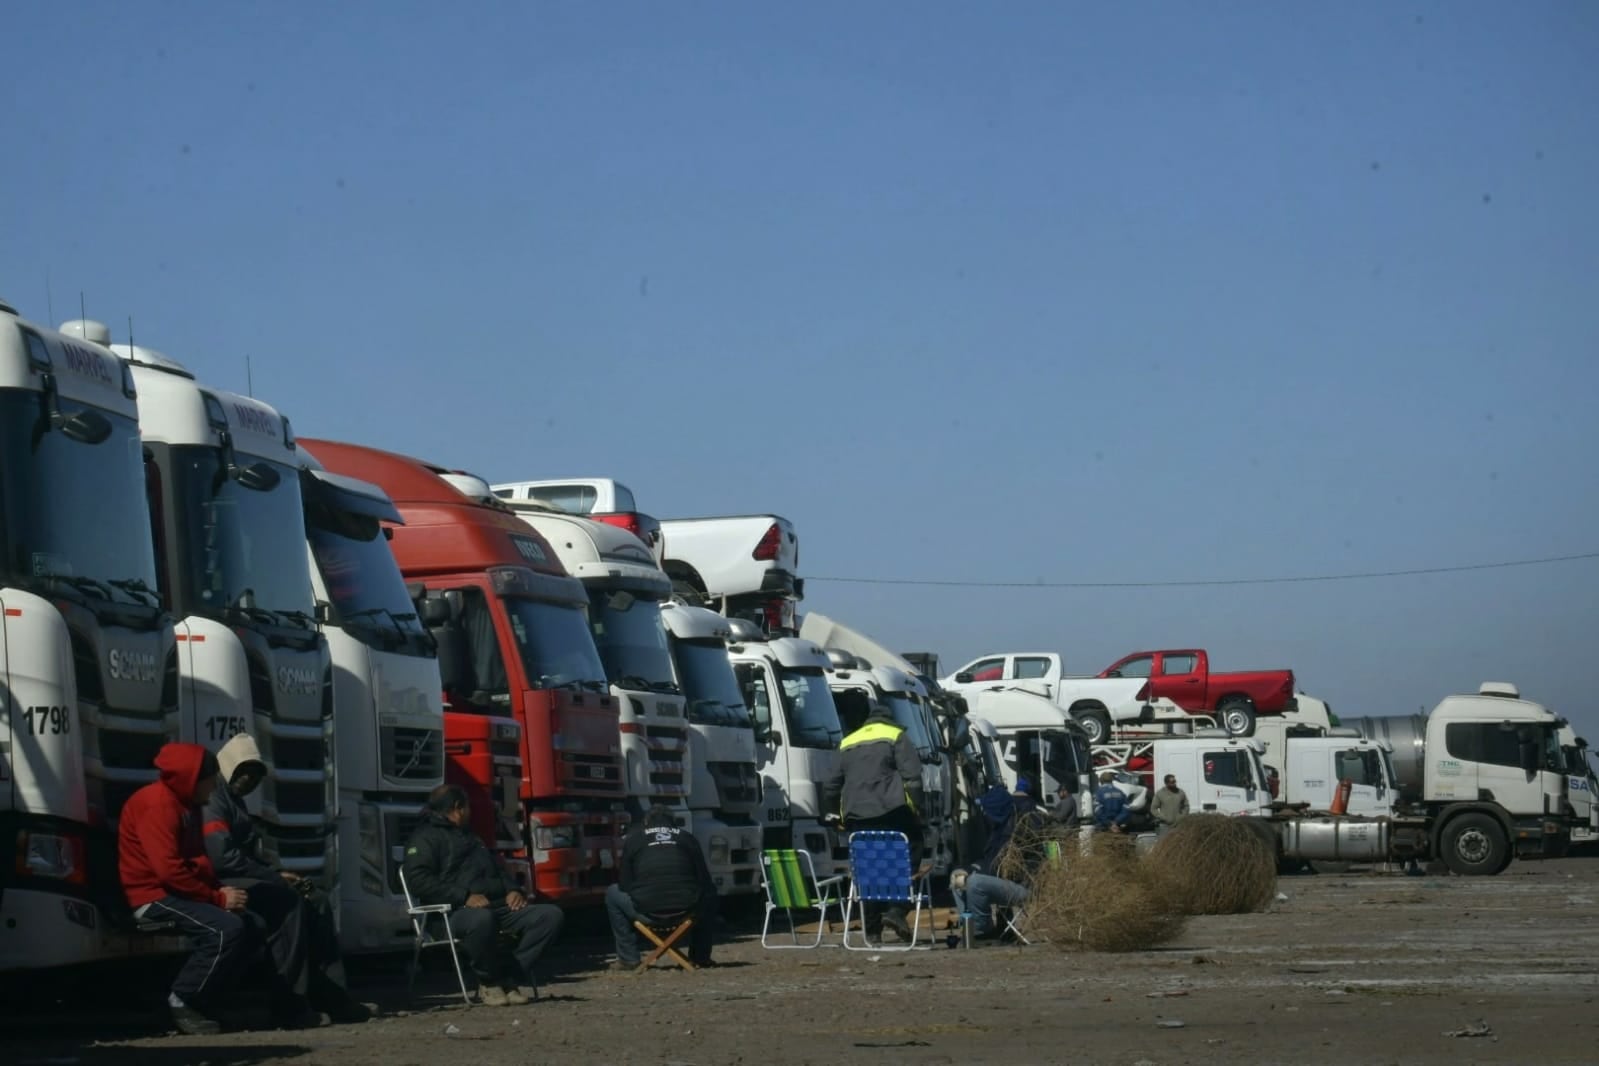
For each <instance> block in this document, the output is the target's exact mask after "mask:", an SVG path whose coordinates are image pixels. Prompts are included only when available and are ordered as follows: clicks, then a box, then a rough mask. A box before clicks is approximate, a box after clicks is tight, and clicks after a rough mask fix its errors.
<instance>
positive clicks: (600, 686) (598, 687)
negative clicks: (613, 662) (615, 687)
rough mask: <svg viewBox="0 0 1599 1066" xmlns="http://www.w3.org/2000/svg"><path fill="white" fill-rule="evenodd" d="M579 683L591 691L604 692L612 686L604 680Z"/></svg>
mask: <svg viewBox="0 0 1599 1066" xmlns="http://www.w3.org/2000/svg"><path fill="white" fill-rule="evenodd" d="M577 684H578V685H579V686H580V687H582V688H583V689H585V690H587V691H589V692H604V691H605V690H606V689H608V688H610V687H611V686H610V685H609V684H607V683H606V682H604V681H579V682H577Z"/></svg>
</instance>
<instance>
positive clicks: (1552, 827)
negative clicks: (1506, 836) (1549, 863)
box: [1515, 821, 1571, 859]
mask: <svg viewBox="0 0 1599 1066" xmlns="http://www.w3.org/2000/svg"><path fill="white" fill-rule="evenodd" d="M1515 848H1516V857H1517V858H1518V859H1558V858H1559V857H1560V856H1562V855H1564V854H1565V853H1566V852H1567V851H1569V850H1571V830H1570V829H1569V828H1567V827H1566V826H1565V825H1563V824H1561V823H1560V822H1555V821H1548V822H1538V823H1522V824H1519V825H1517V826H1516V840H1515Z"/></svg>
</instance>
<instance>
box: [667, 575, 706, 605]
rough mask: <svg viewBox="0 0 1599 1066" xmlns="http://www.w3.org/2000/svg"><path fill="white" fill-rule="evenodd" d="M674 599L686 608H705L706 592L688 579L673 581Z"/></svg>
mask: <svg viewBox="0 0 1599 1066" xmlns="http://www.w3.org/2000/svg"><path fill="white" fill-rule="evenodd" d="M672 598H673V599H674V600H676V601H677V602H678V603H681V604H682V605H683V606H685V607H704V606H705V592H704V590H703V589H700V588H699V587H698V586H696V585H695V584H694V583H693V582H692V581H690V580H688V579H687V578H682V577H674V578H673V579H672Z"/></svg>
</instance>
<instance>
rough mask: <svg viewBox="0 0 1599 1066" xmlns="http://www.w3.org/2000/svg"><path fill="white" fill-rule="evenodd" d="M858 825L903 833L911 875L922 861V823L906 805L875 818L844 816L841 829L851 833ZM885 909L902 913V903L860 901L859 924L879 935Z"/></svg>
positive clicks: (868, 932)
mask: <svg viewBox="0 0 1599 1066" xmlns="http://www.w3.org/2000/svg"><path fill="white" fill-rule="evenodd" d="M857 829H886V830H890V831H892V832H896V833H904V834H905V839H906V840H908V841H910V843H911V849H910V853H911V875H912V876H913V877H914V876H915V874H916V868H917V867H918V866H920V865H921V864H922V823H921V822H920V821H918V820H917V818H916V815H915V813H914V812H913V811H912V810H911V809H910V808H909V807H896V808H894V809H893V810H891V811H889V812H888V813H887V814H880V815H878V816H877V817H875V818H845V819H844V832H845V833H853V832H855V831H856V830H857ZM885 913H889V914H897V915H899V916H900V917H901V918H903V917H904V916H905V906H904V905H903V904H896V903H873V902H871V901H870V900H867V901H864V902H863V903H862V904H861V915H862V916H861V924H862V926H863V927H864V928H865V930H866V935H867V936H869V937H873V938H875V937H878V936H881V935H882V933H883V915H884V914H885Z"/></svg>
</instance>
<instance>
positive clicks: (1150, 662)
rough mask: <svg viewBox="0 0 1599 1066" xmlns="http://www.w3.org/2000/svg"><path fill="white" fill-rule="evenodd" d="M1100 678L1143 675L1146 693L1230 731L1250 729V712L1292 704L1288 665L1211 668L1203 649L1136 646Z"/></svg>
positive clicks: (1252, 726)
mask: <svg viewBox="0 0 1599 1066" xmlns="http://www.w3.org/2000/svg"><path fill="white" fill-rule="evenodd" d="M1099 676H1100V677H1147V678H1149V687H1150V693H1149V695H1150V698H1151V699H1160V698H1162V697H1164V698H1166V699H1168V700H1171V701H1172V702H1173V703H1175V704H1177V706H1179V707H1181V708H1182V709H1183V710H1185V711H1187V712H1188V713H1189V714H1214V715H1215V716H1216V718H1217V720H1218V721H1219V723H1220V724H1221V725H1222V726H1223V727H1225V728H1226V730H1227V732H1229V733H1231V734H1232V735H1233V736H1239V737H1247V736H1252V735H1253V734H1254V732H1255V716H1256V715H1261V714H1282V713H1284V712H1285V711H1290V710H1292V709H1293V706H1294V703H1295V700H1294V672H1293V671H1292V670H1246V671H1239V672H1236V673H1226V674H1221V673H1212V672H1211V669H1210V656H1209V655H1207V654H1205V650H1204V649H1203V648H1180V649H1177V648H1174V649H1172V650H1169V651H1138V652H1134V653H1133V654H1131V655H1128V656H1124V657H1123V658H1121V659H1118V660H1117V661H1116V662H1114V663H1111V664H1110V665H1109V666H1107V667H1106V668H1105V669H1104V670H1102V671H1100V673H1099Z"/></svg>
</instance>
